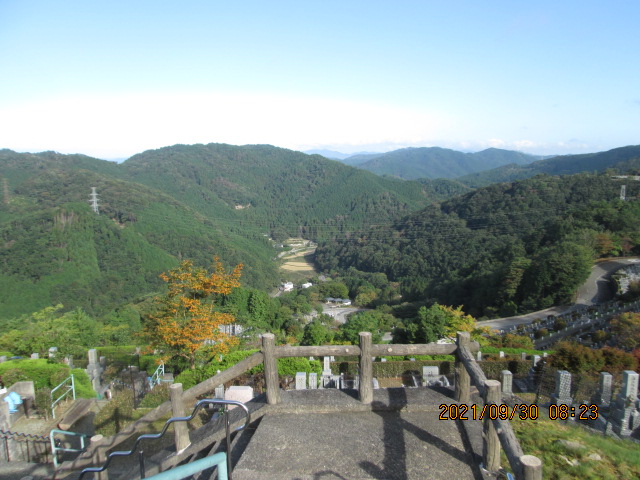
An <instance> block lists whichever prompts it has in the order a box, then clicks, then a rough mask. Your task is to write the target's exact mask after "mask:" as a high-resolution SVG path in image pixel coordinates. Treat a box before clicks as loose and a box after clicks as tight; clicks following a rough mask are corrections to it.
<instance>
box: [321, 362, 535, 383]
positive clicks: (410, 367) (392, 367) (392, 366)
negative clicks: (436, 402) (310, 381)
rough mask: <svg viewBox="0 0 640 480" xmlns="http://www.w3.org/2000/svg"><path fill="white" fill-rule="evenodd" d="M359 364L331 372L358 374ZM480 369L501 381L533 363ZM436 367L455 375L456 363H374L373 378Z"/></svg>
mask: <svg viewBox="0 0 640 480" xmlns="http://www.w3.org/2000/svg"><path fill="white" fill-rule="evenodd" d="M358 365H359V364H358V362H332V363H331V372H332V373H333V374H334V375H339V374H341V373H344V374H345V375H351V376H353V375H357V374H358ZM478 365H480V368H481V369H482V371H483V372H484V374H485V376H486V377H487V379H489V380H500V374H501V373H502V371H503V370H509V371H510V372H511V373H513V374H514V375H515V376H518V377H522V376H525V375H527V374H528V372H529V369H530V368H531V362H529V361H526V360H525V361H523V360H509V359H504V360H495V361H493V360H491V361H483V362H478ZM424 366H436V367H438V368H439V370H440V374H441V375H449V374H453V373H454V368H455V362H452V361H446V360H445V361H437V360H429V361H426V360H424V361H418V360H416V361H415V362H411V361H409V362H407V361H401V362H374V363H373V376H374V377H377V378H392V377H401V376H402V375H405V374H407V373H409V372H412V373H417V374H418V375H422V367H424Z"/></svg>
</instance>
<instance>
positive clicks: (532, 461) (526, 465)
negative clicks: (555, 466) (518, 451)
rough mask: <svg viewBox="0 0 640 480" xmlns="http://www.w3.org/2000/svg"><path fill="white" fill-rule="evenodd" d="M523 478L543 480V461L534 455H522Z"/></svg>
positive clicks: (525, 479) (526, 479)
mask: <svg viewBox="0 0 640 480" xmlns="http://www.w3.org/2000/svg"><path fill="white" fill-rule="evenodd" d="M520 464H521V465H522V475H523V476H522V478H523V479H524V480H542V460H540V459H539V458H538V457H535V456H533V455H522V456H521V457H520Z"/></svg>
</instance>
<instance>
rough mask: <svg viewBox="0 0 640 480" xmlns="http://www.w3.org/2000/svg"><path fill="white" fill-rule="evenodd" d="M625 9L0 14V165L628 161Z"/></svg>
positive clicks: (639, 132)
mask: <svg viewBox="0 0 640 480" xmlns="http://www.w3.org/2000/svg"><path fill="white" fill-rule="evenodd" d="M638 19H640V2H638V1H637V0H626V1H623V0H611V1H608V2H603V1H601V0H597V1H595V0H581V1H573V0H563V1H558V0H553V1H547V0H538V1H536V2H516V1H513V0H508V1H503V0H491V1H488V2H480V1H477V0H474V1H467V0H459V1H455V2H443V1H430V0H419V1H403V0H397V1H394V2H391V1H376V0H367V1H356V0H352V1H347V0H341V1H332V0H325V1H313V0H308V1H300V0H296V1H287V2H283V1H278V0H271V1H268V2H266V1H261V2H260V1H249V0H246V1H242V2H233V1H229V0H227V1H224V2H222V1H217V0H208V1H189V0H183V1H180V2H178V1H164V0H153V1H146V0H135V1H131V0H124V1H121V0H109V1H106V0H105V1H91V0H81V1H75V0H44V1H32V0H0V148H9V149H12V150H16V151H20V152H39V151H45V150H54V151H58V152H61V153H83V154H86V155H90V156H94V157H98V158H104V159H116V158H117V159H123V158H127V157H129V156H131V155H134V154H136V153H139V152H142V151H145V150H149V149H155V148H160V147H164V146H168V145H174V144H178V143H180V144H194V143H211V142H214V143H229V144H233V145H245V144H271V145H276V146H279V147H284V148H290V149H294V150H301V151H305V150H310V149H330V150H335V151H339V152H343V153H355V152H363V151H367V152H383V151H389V150H394V149H397V148H405V147H423V146H439V147H445V148H452V149H455V150H463V151H478V150H483V149H485V148H488V147H497V148H504V149H509V150H519V151H522V152H526V153H534V154H545V155H551V154H570V153H586V152H596V151H604V150H609V149H612V148H616V147H621V146H625V145H636V144H640V31H639V30H638Z"/></svg>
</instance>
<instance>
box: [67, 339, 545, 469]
mask: <svg viewBox="0 0 640 480" xmlns="http://www.w3.org/2000/svg"><path fill="white" fill-rule="evenodd" d="M462 336H463V337H464V339H466V340H463V341H464V342H465V343H464V344H463V348H461V347H460V338H458V343H457V344H453V343H452V344H435V343H430V344H411V345H396V344H382V345H372V341H371V333H369V332H361V333H360V344H359V345H323V346H301V347H292V346H288V345H285V346H278V347H276V346H275V336H274V335H273V334H270V333H266V334H264V335H263V336H262V351H261V352H257V353H254V354H253V355H251V356H250V357H247V358H246V359H244V360H242V361H241V362H238V363H237V364H235V365H234V366H232V367H231V368H228V369H227V370H224V371H223V372H220V373H218V374H217V375H214V376H213V377H211V378H209V379H207V380H205V381H204V382H202V383H199V384H198V385H196V386H194V387H192V388H190V389H188V390H186V391H185V392H184V394H183V396H182V398H183V400H184V401H185V402H187V401H190V400H192V399H195V398H197V397H199V396H202V395H207V394H209V393H210V392H212V391H213V390H214V389H215V388H216V387H217V386H218V385H222V384H225V383H227V382H229V381H231V380H233V379H235V378H236V377H238V376H240V375H242V374H243V373H245V372H246V371H247V370H250V369H251V368H253V367H255V366H257V365H259V364H261V363H263V364H264V375H265V386H266V397H267V403H268V404H277V403H280V386H279V380H278V367H277V359H278V358H284V357H310V356H314V357H318V356H358V357H360V365H359V382H358V385H359V390H358V391H359V399H360V401H361V402H363V403H371V402H372V401H373V361H372V357H376V356H407V355H452V354H456V355H457V358H458V360H457V368H456V373H457V375H456V377H457V380H456V399H460V398H463V399H464V401H462V400H460V401H461V402H463V403H465V402H469V399H468V393H467V397H466V398H465V397H464V396H461V394H460V391H459V390H460V389H462V390H466V391H467V392H469V391H470V386H469V382H470V379H469V373H468V372H467V369H469V368H471V369H472V370H473V371H474V374H473V377H472V378H473V380H474V383H475V384H476V385H477V386H478V389H479V390H480V391H481V392H483V393H484V392H485V391H488V390H489V389H488V388H487V387H486V386H485V384H486V383H487V382H496V381H491V380H487V379H486V377H485V376H484V373H483V372H482V370H481V369H480V367H479V365H478V364H477V363H476V361H475V359H474V358H473V356H472V353H474V352H476V351H477V350H478V349H479V345H478V344H477V342H470V340H469V334H468V333H465V332H462ZM461 358H465V359H466V360H464V363H463V364H464V368H460V365H461V363H460V362H463V360H460V359H461ZM469 365H472V366H471V367H469ZM465 375H466V379H465ZM480 375H481V376H480ZM465 382H466V385H467V386H466V387H462V385H463V384H465ZM496 383H497V384H498V385H499V382H496ZM490 386H491V384H490ZM494 389H495V386H492V390H491V391H493V390H494ZM498 391H499V388H498ZM488 398H489V400H488V401H490V402H495V403H496V404H497V403H499V400H495V401H494V400H492V399H491V398H492V397H488ZM485 401H487V400H486V399H485ZM171 408H172V407H171V402H170V401H167V402H165V403H163V404H162V405H160V406H159V407H157V408H155V409H154V410H152V411H151V412H149V413H148V414H147V415H145V416H144V417H142V418H141V419H139V420H137V421H136V422H134V423H132V424H130V425H128V426H127V427H125V429H124V430H123V431H122V432H120V433H118V434H117V435H115V436H114V437H111V438H110V439H109V441H108V443H105V444H104V445H101V446H102V447H107V448H113V447H115V446H116V445H119V444H120V443H122V442H124V441H125V440H127V439H128V438H130V437H131V436H132V435H133V434H134V433H135V432H136V430H137V429H138V428H142V427H143V426H144V425H147V424H148V423H150V422H154V421H156V420H159V419H160V418H162V417H163V416H164V415H166V414H168V413H169V412H170V411H171ZM494 423H495V422H494ZM497 426H498V429H499V431H500V432H502V433H501V434H500V437H499V441H497V442H495V443H496V444H498V445H499V444H500V443H501V442H502V441H503V437H505V439H506V437H509V438H510V439H511V440H510V441H509V442H507V444H506V446H503V448H504V450H505V453H507V458H508V459H509V463H510V465H511V467H512V469H513V470H514V472H516V477H517V478H521V476H522V471H523V465H524V464H526V463H527V462H528V461H529V460H531V461H532V462H533V464H535V465H540V468H539V472H541V462H540V460H538V459H537V457H531V456H529V455H523V452H522V449H521V447H520V445H519V443H518V441H517V439H516V438H515V435H514V434H513V429H512V428H511V425H510V424H509V423H508V421H507V422H506V425H505V424H503V423H502V422H501V421H498V423H497ZM487 429H488V427H487ZM505 432H510V433H505ZM485 437H486V436H485ZM488 438H489V437H487V438H485V440H484V443H485V444H488V443H489V441H490V440H488ZM491 438H493V439H494V440H495V437H494V436H493V437H491ZM505 441H506V440H505ZM487 448H488V447H487ZM493 448H494V447H491V449H493ZM491 451H493V450H491ZM92 452H95V448H94V447H93V446H92V445H90V446H89V448H88V452H87V453H86V454H85V455H84V456H83V458H81V459H78V461H76V462H75V463H74V464H73V465H71V466H69V468H79V467H81V466H84V465H88V464H90V462H91V461H92V460H91V455H92ZM114 453H115V452H114ZM523 457H524V458H523ZM532 459H533V460H532ZM484 465H485V466H486V468H488V469H489V468H490V467H493V466H495V462H494V463H488V462H486V461H485V463H484ZM536 468H537V467H536ZM230 470H231V469H230V468H229V471H230ZM496 470H497V468H496ZM527 471H528V470H527ZM527 475H528V474H527ZM536 475H538V474H537V473H536V474H535V475H534V476H533V477H531V478H532V479H538V478H541V476H536ZM540 475H541V473H540ZM526 478H529V477H526Z"/></svg>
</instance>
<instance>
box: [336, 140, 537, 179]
mask: <svg viewBox="0 0 640 480" xmlns="http://www.w3.org/2000/svg"><path fill="white" fill-rule="evenodd" d="M539 158H540V157H537V156H534V155H527V154H524V153H521V152H513V151H509V150H500V149H497V148H489V149H486V150H483V151H481V152H475V153H463V152H458V151H456V150H450V149H446V148H439V147H423V148H403V149H401V150H394V151H392V152H388V153H384V154H376V155H372V156H370V157H366V156H362V157H358V158H356V157H349V158H347V159H346V160H345V161H353V160H364V161H363V162H361V163H358V164H357V166H358V168H362V169H364V170H368V171H370V172H373V173H375V174H377V175H390V176H394V177H399V178H404V179H407V180H414V179H418V178H456V177H460V176H463V175H467V174H470V173H473V172H479V171H482V170H488V169H492V168H495V167H498V166H501V165H507V164H511V163H515V164H526V163H531V162H533V161H535V160H537V159H539Z"/></svg>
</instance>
